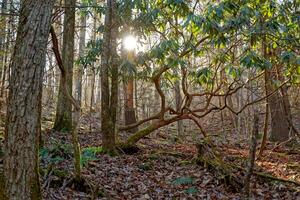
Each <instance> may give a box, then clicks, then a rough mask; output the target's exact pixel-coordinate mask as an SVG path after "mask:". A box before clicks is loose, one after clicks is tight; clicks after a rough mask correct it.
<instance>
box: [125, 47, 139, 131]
mask: <svg viewBox="0 0 300 200" xmlns="http://www.w3.org/2000/svg"><path fill="white" fill-rule="evenodd" d="M131 54H133V52H128V55H127V57H128V59H129V60H130V61H132V60H133V58H132V57H133V55H131ZM124 97H125V101H124V104H125V105H124V108H125V110H124V119H125V126H127V125H130V124H134V123H136V122H137V120H136V115H135V109H134V101H133V99H134V98H133V97H134V80H133V77H130V78H129V80H128V81H127V82H125V83H124ZM137 130H138V128H137V127H136V128H133V129H131V130H130V132H132V133H134V132H136V131H137Z"/></svg>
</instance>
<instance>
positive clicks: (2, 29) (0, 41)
mask: <svg viewBox="0 0 300 200" xmlns="http://www.w3.org/2000/svg"><path fill="white" fill-rule="evenodd" d="M6 12H7V0H3V1H2V3H1V13H6ZM6 21H7V20H6V15H4V14H3V15H0V77H2V73H3V67H4V65H5V63H4V56H5V54H6V53H7V52H5V38H6V34H7V33H6ZM6 42H8V41H6Z"/></svg>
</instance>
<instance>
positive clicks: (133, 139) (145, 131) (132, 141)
mask: <svg viewBox="0 0 300 200" xmlns="http://www.w3.org/2000/svg"><path fill="white" fill-rule="evenodd" d="M155 129H156V126H154V125H153V124H151V125H149V126H148V127H146V128H144V129H142V130H140V131H138V132H136V133H135V134H133V135H132V136H130V137H129V138H128V140H127V142H126V144H125V145H128V146H133V145H134V144H135V143H136V142H138V141H139V140H140V139H141V138H143V137H145V136H147V135H149V134H150V133H152V131H154V130H155Z"/></svg>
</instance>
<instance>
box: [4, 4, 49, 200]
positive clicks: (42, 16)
mask: <svg viewBox="0 0 300 200" xmlns="http://www.w3.org/2000/svg"><path fill="white" fill-rule="evenodd" d="M21 2H22V3H21V9H20V11H21V12H20V19H19V26H18V33H17V40H16V46H15V48H14V53H13V56H12V63H11V69H12V76H11V79H10V92H9V101H8V109H7V122H6V127H5V158H4V175H5V187H6V188H5V189H6V196H7V198H8V199H10V200H14V199H15V200H28V199H32V200H33V199H41V190H40V182H39V174H38V166H39V164H38V147H39V136H40V131H41V95H42V83H43V73H44V66H45V56H46V47H47V40H48V36H49V29H50V21H51V14H52V8H53V5H54V0H44V1H38V0H31V1H26V2H25V1H21ZM20 83H22V84H20Z"/></svg>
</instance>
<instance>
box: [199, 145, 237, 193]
mask: <svg viewBox="0 0 300 200" xmlns="http://www.w3.org/2000/svg"><path fill="white" fill-rule="evenodd" d="M197 149H198V156H197V157H196V159H195V162H196V163H197V164H198V165H202V166H204V167H206V168H207V169H208V170H210V171H211V172H213V173H214V174H216V177H217V178H218V179H219V180H220V181H222V182H224V183H225V184H226V185H227V186H229V187H230V188H231V189H232V190H233V191H240V190H241V189H242V187H243V181H242V180H243V178H242V177H239V176H238V175H237V172H236V171H235V170H234V169H233V168H232V167H231V166H230V165H229V164H226V163H225V162H224V161H223V160H222V159H221V158H220V156H219V154H218V153H217V152H216V151H215V150H214V148H213V145H212V144H210V143H209V142H208V141H204V142H202V143H199V144H197Z"/></svg>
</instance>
